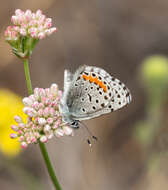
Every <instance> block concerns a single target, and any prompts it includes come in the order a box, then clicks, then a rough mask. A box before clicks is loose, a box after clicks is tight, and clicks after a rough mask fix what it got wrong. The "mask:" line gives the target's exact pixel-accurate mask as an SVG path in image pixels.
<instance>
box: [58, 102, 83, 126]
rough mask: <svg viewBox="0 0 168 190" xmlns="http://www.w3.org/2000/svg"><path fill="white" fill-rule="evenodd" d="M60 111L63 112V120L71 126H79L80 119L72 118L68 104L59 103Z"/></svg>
mask: <svg viewBox="0 0 168 190" xmlns="http://www.w3.org/2000/svg"><path fill="white" fill-rule="evenodd" d="M59 111H60V113H61V116H62V120H63V121H64V122H65V123H68V124H69V125H70V127H73V128H79V121H77V120H74V119H72V116H71V114H70V112H69V109H68V106H66V105H64V104H62V103H60V104H59Z"/></svg>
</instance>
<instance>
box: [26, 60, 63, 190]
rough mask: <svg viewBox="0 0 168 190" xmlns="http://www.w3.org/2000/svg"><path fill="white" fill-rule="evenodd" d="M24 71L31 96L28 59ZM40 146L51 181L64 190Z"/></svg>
mask: <svg viewBox="0 0 168 190" xmlns="http://www.w3.org/2000/svg"><path fill="white" fill-rule="evenodd" d="M24 71H25V77H26V83H27V89H28V93H29V95H31V94H32V93H33V90H32V84H31V78H30V72H29V62H28V59H24ZM39 146H40V150H41V153H42V156H43V158H44V161H45V164H46V167H47V170H48V173H49V175H50V178H51V180H52V182H53V185H54V187H55V189H56V190H62V188H61V186H60V184H59V182H58V179H57V177H56V175H55V172H54V169H53V167H52V164H51V161H50V158H49V155H48V152H47V149H46V146H45V144H44V143H41V142H39Z"/></svg>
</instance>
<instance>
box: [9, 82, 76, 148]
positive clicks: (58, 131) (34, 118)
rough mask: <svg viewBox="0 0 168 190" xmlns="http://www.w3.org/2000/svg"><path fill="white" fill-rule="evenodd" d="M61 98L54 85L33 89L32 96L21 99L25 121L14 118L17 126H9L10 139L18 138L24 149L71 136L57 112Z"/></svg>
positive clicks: (70, 129) (70, 130) (69, 129)
mask: <svg viewBox="0 0 168 190" xmlns="http://www.w3.org/2000/svg"><path fill="white" fill-rule="evenodd" d="M61 96H62V91H60V90H58V87H57V85H56V84H52V85H51V87H50V88H46V89H43V88H35V89H34V94H33V95H30V96H29V97H25V98H24V99H23V104H24V108H23V112H24V113H25V114H26V115H27V116H28V117H27V121H26V123H25V122H24V121H23V120H22V118H21V117H20V116H15V121H16V122H17V125H12V126H11V128H12V129H13V130H14V132H15V133H12V134H11V138H14V139H15V138H17V137H18V138H19V142H21V147H22V148H26V147H27V146H28V144H31V143H38V142H39V141H41V142H43V143H45V142H47V141H48V140H49V139H51V138H52V137H53V136H57V137H62V136H64V135H72V134H73V130H72V128H70V127H69V126H68V125H66V124H65V123H64V122H63V121H62V117H61V115H60V112H59V108H58V104H59V102H60V98H61Z"/></svg>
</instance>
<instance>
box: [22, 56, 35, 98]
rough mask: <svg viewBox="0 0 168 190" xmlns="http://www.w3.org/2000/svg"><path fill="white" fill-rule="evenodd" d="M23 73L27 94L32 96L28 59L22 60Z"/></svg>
mask: <svg viewBox="0 0 168 190" xmlns="http://www.w3.org/2000/svg"><path fill="white" fill-rule="evenodd" d="M24 72H25V77H26V83H27V89H28V94H29V95H31V94H33V89H32V84H31V79H30V72H29V61H28V59H24Z"/></svg>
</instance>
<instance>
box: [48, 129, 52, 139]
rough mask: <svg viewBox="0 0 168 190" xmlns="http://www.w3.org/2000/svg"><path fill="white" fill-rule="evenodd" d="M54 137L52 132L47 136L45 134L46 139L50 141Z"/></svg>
mask: <svg viewBox="0 0 168 190" xmlns="http://www.w3.org/2000/svg"><path fill="white" fill-rule="evenodd" d="M53 136H54V134H53V132H52V131H51V132H50V133H49V134H47V138H48V139H52V138H53Z"/></svg>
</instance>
